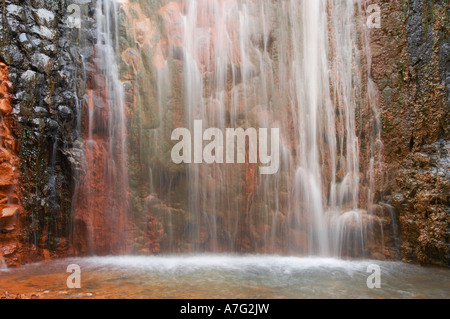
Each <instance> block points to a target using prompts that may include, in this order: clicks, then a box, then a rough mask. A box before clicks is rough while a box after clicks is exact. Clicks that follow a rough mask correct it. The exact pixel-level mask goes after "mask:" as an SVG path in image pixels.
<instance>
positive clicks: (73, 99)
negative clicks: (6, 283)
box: [0, 0, 80, 265]
mask: <svg viewBox="0 0 450 319" xmlns="http://www.w3.org/2000/svg"><path fill="white" fill-rule="evenodd" d="M70 3H71V1H41V0H30V1H18V0H6V1H4V2H3V3H2V5H1V6H0V7H1V11H2V14H1V15H0V22H1V26H2V27H1V29H0V61H1V62H2V64H1V69H2V76H3V70H4V69H5V68H6V67H7V68H8V72H9V81H10V82H11V83H12V86H11V87H12V90H11V92H10V94H11V97H12V98H11V99H10V100H9V101H10V103H8V102H7V101H6V100H4V99H3V97H4V95H3V94H2V102H1V103H0V109H1V113H2V116H3V123H5V119H6V126H7V127H8V129H9V130H10V132H11V136H12V138H9V139H4V138H3V136H2V144H3V145H2V146H1V147H2V148H1V150H0V154H1V155H0V157H1V162H0V172H1V173H0V174H1V178H0V184H1V186H0V187H1V188H2V191H1V194H2V196H3V193H4V190H3V188H5V187H8V189H9V191H10V193H9V195H8V201H7V202H4V201H3V197H1V196H0V200H2V205H3V204H4V205H7V204H8V207H6V215H11V214H12V212H13V211H14V206H11V205H19V206H18V207H20V209H19V210H18V212H16V213H14V214H13V216H8V217H6V218H8V219H15V220H14V221H12V220H11V221H8V222H7V223H6V224H4V223H3V218H2V220H1V222H2V229H3V231H2V233H0V251H1V250H2V249H3V255H4V256H5V258H6V263H7V264H8V265H18V264H20V263H23V262H28V261H32V260H36V259H43V258H44V257H45V256H47V257H48V256H51V257H56V256H65V255H66V254H67V253H68V247H69V244H68V243H69V234H70V227H71V217H70V216H71V204H72V168H73V167H75V166H73V165H72V162H75V160H74V159H73V158H72V155H71V153H70V152H69V150H70V149H71V147H72V142H73V141H74V140H75V138H76V132H75V130H74V128H76V124H77V122H76V118H77V95H76V94H75V93H76V92H75V89H76V88H77V85H76V84H77V82H76V78H77V64H79V62H80V56H79V54H78V53H77V51H76V49H74V45H73V44H74V43H75V41H76V37H73V36H72V35H76V33H77V32H76V31H77V30H76V29H75V30H73V29H70V28H69V27H68V26H67V24H66V23H65V21H66V11H67V5H69V4H70ZM72 39H73V40H74V41H73V42H71V41H72ZM5 65H6V66H5ZM78 70H79V69H78ZM7 83H8V82H4V81H3V79H2V90H3V89H4V88H6V87H9V85H8V84H7ZM5 114H6V115H5ZM8 114H10V115H8ZM9 118H10V119H9ZM12 119H14V120H12ZM2 125H4V124H2ZM4 131H5V130H3V132H4ZM19 142H20V143H19ZM5 144H7V145H5ZM19 144H20V148H19ZM14 156H17V159H11V158H14ZM8 157H9V158H10V159H8ZM19 173H20V174H19ZM15 185H17V187H15ZM4 207H5V206H2V208H3V216H4V215H5V208H4ZM13 226H14V227H13ZM5 227H6V228H5ZM13 228H14V229H15V230H16V232H15V233H14V234H15V237H14V238H12V237H11V235H10V229H13ZM5 229H6V231H5ZM10 242H12V243H11V244H9V243H10ZM5 252H7V254H6V253H5ZM49 252H50V253H49ZM0 256H2V254H1V253H0Z"/></svg>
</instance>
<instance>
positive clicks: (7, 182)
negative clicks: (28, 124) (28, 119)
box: [0, 62, 22, 266]
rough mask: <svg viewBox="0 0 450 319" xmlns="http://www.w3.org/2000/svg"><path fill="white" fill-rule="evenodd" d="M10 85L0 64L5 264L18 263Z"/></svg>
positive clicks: (0, 207) (0, 235)
mask: <svg viewBox="0 0 450 319" xmlns="http://www.w3.org/2000/svg"><path fill="white" fill-rule="evenodd" d="M12 90H13V88H12V84H11V82H10V81H9V74H8V67H7V66H6V65H5V64H4V63H1V62H0V113H1V114H0V259H3V260H4V261H5V264H6V265H7V266H8V265H17V264H19V262H20V259H19V254H18V251H19V249H20V246H21V237H20V236H21V229H20V221H19V215H20V213H21V212H22V209H21V207H20V206H19V196H18V187H17V186H18V185H17V184H18V183H17V181H18V180H17V178H18V171H19V162H18V156H17V155H18V152H19V140H18V133H19V131H18V126H17V123H16V117H15V116H14V115H13V114H11V111H12V107H11V99H12Z"/></svg>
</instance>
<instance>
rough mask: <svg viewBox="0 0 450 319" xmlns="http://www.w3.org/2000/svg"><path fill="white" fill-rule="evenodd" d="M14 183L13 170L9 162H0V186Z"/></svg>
mask: <svg viewBox="0 0 450 319" xmlns="http://www.w3.org/2000/svg"><path fill="white" fill-rule="evenodd" d="M13 183H14V171H13V167H12V166H11V164H8V163H3V164H0V186H6V185H12V184H13Z"/></svg>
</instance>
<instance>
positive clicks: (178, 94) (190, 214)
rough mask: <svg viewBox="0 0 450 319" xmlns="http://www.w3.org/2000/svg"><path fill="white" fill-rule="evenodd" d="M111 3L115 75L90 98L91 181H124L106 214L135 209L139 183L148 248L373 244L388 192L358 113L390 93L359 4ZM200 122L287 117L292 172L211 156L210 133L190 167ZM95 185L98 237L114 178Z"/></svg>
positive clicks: (275, 122)
mask: <svg viewBox="0 0 450 319" xmlns="http://www.w3.org/2000/svg"><path fill="white" fill-rule="evenodd" d="M97 10H98V22H97V28H98V42H99V43H98V44H97V47H96V52H97V55H96V60H97V67H98V69H99V70H102V72H101V73H100V74H102V75H103V76H101V77H100V78H101V80H99V79H97V80H96V81H100V82H102V84H104V85H101V84H100V85H99V84H98V83H97V86H95V87H94V88H93V91H92V95H91V97H90V99H91V101H92V103H87V105H88V106H89V116H88V121H89V122H88V123H89V124H88V127H89V129H88V134H87V138H86V143H85V145H86V146H85V152H86V167H85V174H84V175H85V177H84V179H85V184H87V185H99V184H98V183H94V182H93V181H91V179H92V180H96V181H97V182H98V181H99V180H100V181H102V180H103V182H104V183H107V184H108V187H112V190H111V191H110V192H109V193H108V194H109V195H110V196H109V195H108V196H102V197H101V198H102V202H103V203H104V204H105V206H104V208H106V209H107V210H109V211H110V212H108V213H106V212H104V208H102V209H101V210H102V213H100V215H101V216H103V218H108V217H106V216H114V214H116V213H115V211H117V210H119V211H121V212H122V213H121V214H119V215H120V216H127V212H128V198H127V197H128V190H129V192H130V199H129V200H130V205H131V210H132V212H133V215H134V220H133V225H134V229H133V232H132V234H133V236H134V250H135V252H137V253H155V252H201V251H212V252H224V251H228V252H261V253H292V254H309V255H322V256H330V255H332V256H342V255H349V254H353V255H361V254H363V253H364V246H365V241H366V240H367V239H366V231H367V227H366V225H365V224H364V222H365V221H366V220H367V219H368V217H367V216H368V215H367V213H366V212H367V211H369V207H370V205H371V204H372V202H373V200H374V199H373V196H371V195H369V196H368V197H370V198H369V200H362V199H361V196H360V184H361V183H362V181H361V176H367V175H373V165H372V166H371V165H367V166H368V169H365V170H366V171H364V168H363V167H362V165H361V162H360V140H359V138H358V129H359V130H360V128H358V127H359V125H358V123H357V111H358V109H359V108H362V107H365V106H368V105H370V106H371V107H373V108H374V106H373V98H372V97H371V95H370V94H369V93H370V90H369V89H368V88H366V87H368V86H369V85H368V84H367V83H369V84H370V82H369V81H370V78H368V71H367V70H368V67H367V64H368V63H369V62H368V61H367V60H368V58H367V57H368V56H369V54H368V53H367V51H366V50H367V48H366V45H365V42H364V41H362V40H361V39H365V37H366V35H365V34H364V32H365V29H364V27H363V26H361V21H362V17H363V16H364V14H363V8H362V5H361V4H360V3H359V2H355V1H353V0H346V1H339V0H328V1H327V0H320V1H318V0H304V1H298V0H286V1H275V0H259V1H252V0H185V1H173V2H169V3H167V2H164V1H144V0H141V1H131V0H129V1H125V0H122V1H120V2H115V1H113V0H102V1H98V8H97ZM114 14H116V15H117V19H116V20H114V19H113V20H110V19H112V16H113V15H114ZM369 68H370V67H369ZM368 91H369V93H367V92H368ZM99 94H100V96H101V98H100V100H102V99H103V101H104V104H106V106H105V109H106V110H108V112H107V114H106V117H103V118H101V120H99V118H98V115H97V113H99V112H102V111H101V110H99V109H98V108H99V105H97V101H95V97H96V96H98V95H99ZM102 94H103V95H102ZM100 105H102V103H100ZM96 110H97V111H96ZM96 112H97V113H96ZM101 114H103V115H104V116H105V114H104V113H101ZM198 120H201V121H202V125H203V130H204V129H206V128H211V127H214V128H218V129H219V130H221V131H223V132H225V130H226V129H227V128H244V129H247V128H252V127H253V128H279V129H280V137H281V140H280V151H281V152H280V154H281V155H280V157H281V158H280V163H281V166H280V170H279V172H278V173H277V174H274V175H260V174H259V173H258V165H257V164H251V163H248V161H247V163H246V164H225V163H215V164H206V163H203V162H202V158H201V154H202V152H203V147H198V146H197V147H198V148H196V147H193V153H194V162H195V163H194V164H189V165H188V164H186V165H175V164H174V163H173V162H172V160H171V158H170V154H171V148H172V147H173V145H174V144H175V143H174V142H173V141H171V133H172V131H173V130H174V129H176V128H180V127H185V128H188V129H189V130H190V131H191V132H194V131H195V127H194V123H195V121H198ZM95 123H96V124H95ZM99 124H100V126H102V125H103V126H104V127H96V125H97V126H98V125H99ZM196 134H201V135H203V132H200V133H198V132H197V133H196ZM96 135H97V137H98V136H100V137H101V138H100V140H101V141H102V142H103V143H104V144H103V146H104V151H105V152H106V158H102V159H104V160H107V161H106V163H105V166H104V169H106V170H107V173H105V174H104V175H102V176H101V178H100V179H99V178H98V177H97V176H95V171H96V170H98V167H99V166H98V165H99V164H98V161H99V159H98V157H96V155H95V154H97V153H96V152H95V151H93V150H94V149H95V148H98V147H99V139H98V138H97V139H96V138H95V136H96ZM195 138H196V137H195V136H194V139H195ZM200 138H201V137H200ZM375 139H376V138H375ZM126 143H128V144H127V145H128V146H127V145H125V144H126ZM203 146H205V145H203ZM375 152H376V151H375ZM199 154H200V155H199ZM246 156H247V157H248V154H247V155H246ZM374 157H375V155H374V154H372V155H371V156H370V159H371V161H372V163H373V160H374ZM96 165H97V166H96ZM100 166H101V165H100ZM364 179H365V178H364ZM370 180H371V181H373V178H371V179H370ZM374 187H375V186H374V185H373V183H372V184H371V186H369V188H370V189H371V190H370V191H369V192H372V193H371V194H373V188H374ZM119 190H120V191H119ZM119 193H120V194H122V195H121V196H119V197H117V194H119ZM84 196H85V198H86V201H85V202H84V203H83V205H82V208H83V209H79V210H76V212H77V213H76V215H77V216H78V220H79V221H80V223H79V224H81V225H83V227H87V228H88V230H87V231H86V232H87V234H88V235H89V236H93V235H95V234H96V232H97V231H99V229H100V228H101V227H98V229H96V230H94V229H93V227H94V226H89V225H97V224H98V223H96V222H92V220H93V219H95V218H97V217H96V216H97V215H98V214H99V213H98V209H99V207H98V205H97V206H96V205H92V202H91V201H90V199H91V198H96V197H98V196H99V192H95V191H93V190H91V193H90V194H84ZM90 210H93V213H87V212H89V211H90ZM86 216H88V217H86ZM113 220H114V219H113ZM110 225H112V224H110ZM89 227H90V228H92V229H90V228H89ZM121 227H122V228H120V227H117V228H110V229H108V232H109V233H110V234H111V236H116V235H117V234H120V233H121V232H123V231H124V227H123V222H122V226H121ZM89 229H90V230H89ZM129 231H130V232H131V230H130V229H129ZM125 237H126V236H125ZM122 239H123V238H122ZM91 242H92V245H94V246H95V240H91ZM97 244H99V242H97ZM94 250H95V249H94Z"/></svg>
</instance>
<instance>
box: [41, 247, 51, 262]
mask: <svg viewBox="0 0 450 319" xmlns="http://www.w3.org/2000/svg"><path fill="white" fill-rule="evenodd" d="M42 254H43V255H44V260H50V259H51V258H50V252H49V251H48V249H44V250H43V251H42Z"/></svg>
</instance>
